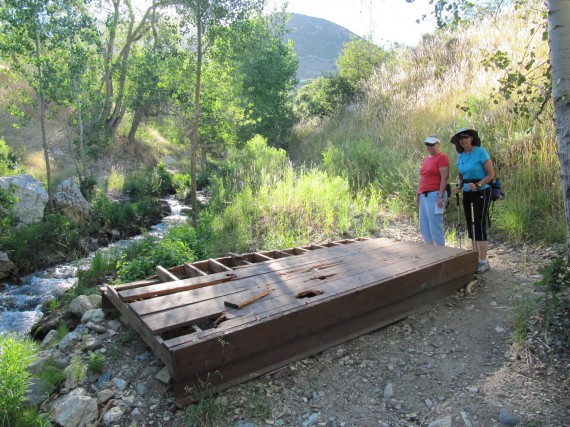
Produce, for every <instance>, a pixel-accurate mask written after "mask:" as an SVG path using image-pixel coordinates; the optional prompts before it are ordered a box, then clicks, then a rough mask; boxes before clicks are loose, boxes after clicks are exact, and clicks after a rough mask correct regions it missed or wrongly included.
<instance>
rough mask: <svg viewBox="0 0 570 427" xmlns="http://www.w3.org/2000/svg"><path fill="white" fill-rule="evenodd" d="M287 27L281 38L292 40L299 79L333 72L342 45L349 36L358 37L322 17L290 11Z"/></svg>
mask: <svg viewBox="0 0 570 427" xmlns="http://www.w3.org/2000/svg"><path fill="white" fill-rule="evenodd" d="M287 27H288V28H289V29H290V30H291V33H290V34H288V35H287V36H286V37H284V38H283V40H284V41H287V40H292V41H293V43H294V44H295V52H296V53H297V57H298V58H299V69H298V71H297V75H298V77H299V81H300V82H301V83H302V82H303V81H304V80H307V79H313V78H315V77H318V76H321V75H323V74H327V73H336V71H337V68H336V61H337V59H338V55H339V53H340V51H341V49H342V46H343V45H344V44H345V43H346V42H348V41H350V39H351V38H353V37H356V38H360V37H359V36H357V35H356V34H354V33H353V32H351V31H349V30H347V29H346V28H344V27H341V26H340V25H337V24H334V23H332V22H330V21H327V20H326V19H321V18H314V17H311V16H306V15H300V14H296V13H294V14H293V16H292V17H291V20H290V21H289V23H288V25H287Z"/></svg>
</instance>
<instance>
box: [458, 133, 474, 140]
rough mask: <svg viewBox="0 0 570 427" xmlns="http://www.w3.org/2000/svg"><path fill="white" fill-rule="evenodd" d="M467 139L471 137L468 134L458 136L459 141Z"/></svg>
mask: <svg viewBox="0 0 570 427" xmlns="http://www.w3.org/2000/svg"><path fill="white" fill-rule="evenodd" d="M467 138H471V135H469V134H468V133H464V134H461V135H459V139H467Z"/></svg>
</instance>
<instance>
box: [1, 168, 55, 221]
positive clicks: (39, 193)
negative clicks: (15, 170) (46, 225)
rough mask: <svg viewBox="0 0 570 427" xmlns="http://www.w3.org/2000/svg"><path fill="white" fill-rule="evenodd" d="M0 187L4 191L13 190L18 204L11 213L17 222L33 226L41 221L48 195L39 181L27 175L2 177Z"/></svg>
mask: <svg viewBox="0 0 570 427" xmlns="http://www.w3.org/2000/svg"><path fill="white" fill-rule="evenodd" d="M0 187H1V188H3V189H4V190H8V189H9V188H10V187H12V188H14V195H15V196H16V197H17V198H18V202H17V203H16V204H15V205H14V206H12V210H11V212H12V214H13V215H14V218H16V220H17V221H18V222H20V223H22V224H34V223H36V222H40V221H41V220H42V218H43V217H44V209H45V207H46V204H47V202H48V193H47V191H46V190H45V188H44V187H43V185H42V183H41V182H40V181H38V180H37V179H35V178H34V177H33V176H32V175H28V174H24V175H12V176H4V177H1V178H0Z"/></svg>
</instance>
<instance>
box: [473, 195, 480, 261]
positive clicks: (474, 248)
mask: <svg viewBox="0 0 570 427" xmlns="http://www.w3.org/2000/svg"><path fill="white" fill-rule="evenodd" d="M471 236H472V238H471V244H472V245H473V250H474V251H477V252H479V248H478V247H477V245H476V244H475V210H474V209H473V202H471Z"/></svg>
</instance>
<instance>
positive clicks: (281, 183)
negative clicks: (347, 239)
mask: <svg viewBox="0 0 570 427" xmlns="http://www.w3.org/2000/svg"><path fill="white" fill-rule="evenodd" d="M281 176H282V178H278V179H275V177H274V176H265V179H264V181H263V185H261V186H260V187H259V189H255V190H254V189H253V188H252V187H245V188H242V190H241V191H240V192H238V193H236V194H232V195H231V196H230V197H229V198H228V200H227V207H226V208H225V209H224V210H222V211H220V212H214V211H213V210H209V211H208V212H207V213H206V214H204V216H203V217H202V218H201V227H202V228H201V229H200V234H201V235H207V236H209V239H208V250H207V253H208V254H212V255H214V254H220V253H224V252H227V251H233V252H246V251H248V250H253V249H256V250H258V249H271V248H276V247H278V248H287V247H291V246H295V245H299V244H306V243H309V242H319V241H323V240H326V239H334V238H339V237H340V236H343V235H346V234H350V235H362V234H365V233H367V232H373V231H375V230H376V225H375V222H376V216H377V215H378V210H377V209H378V207H379V206H380V204H379V203H378V201H377V199H375V200H374V201H373V202H372V201H371V202H370V203H368V202H367V200H370V199H372V198H376V197H378V195H379V193H376V192H371V193H367V191H362V192H361V193H360V194H359V195H358V196H357V198H356V200H353V197H352V195H351V192H350V190H349V186H348V182H347V181H346V180H345V179H343V178H341V177H333V176H330V175H328V174H327V173H325V172H322V171H318V170H310V171H305V172H303V171H301V172H298V173H296V172H294V171H293V169H292V168H288V169H286V170H285V171H283V173H282V174H281ZM225 194H229V193H225ZM369 197H370V199H369ZM372 224H374V225H372Z"/></svg>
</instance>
